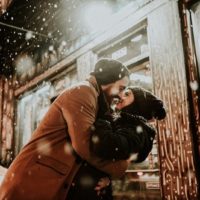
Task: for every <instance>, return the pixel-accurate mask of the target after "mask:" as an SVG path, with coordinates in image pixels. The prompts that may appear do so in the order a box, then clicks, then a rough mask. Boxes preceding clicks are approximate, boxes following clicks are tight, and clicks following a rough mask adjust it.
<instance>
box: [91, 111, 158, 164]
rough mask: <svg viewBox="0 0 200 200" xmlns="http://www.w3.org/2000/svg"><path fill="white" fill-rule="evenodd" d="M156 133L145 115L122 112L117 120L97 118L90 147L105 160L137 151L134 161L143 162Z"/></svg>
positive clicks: (123, 156)
mask: <svg viewBox="0 0 200 200" xmlns="http://www.w3.org/2000/svg"><path fill="white" fill-rule="evenodd" d="M155 134H156V131H155V129H154V128H153V127H152V126H151V125H149V124H148V123H147V121H146V120H145V119H144V118H143V117H140V116H136V115H130V114H128V113H121V117H119V118H118V119H117V120H115V121H113V120H105V119H97V121H96V122H95V131H94V132H93V135H92V137H91V141H90V148H91V152H93V153H94V154H96V155H97V156H99V157H101V158H102V159H104V160H105V159H106V160H124V159H128V158H129V157H130V156H131V154H133V153H137V154H138V155H137V159H136V160H135V161H134V162H142V161H144V160H145V159H146V157H147V156H148V154H149V153H150V151H151V149H152V146H153V140H154V138H155Z"/></svg>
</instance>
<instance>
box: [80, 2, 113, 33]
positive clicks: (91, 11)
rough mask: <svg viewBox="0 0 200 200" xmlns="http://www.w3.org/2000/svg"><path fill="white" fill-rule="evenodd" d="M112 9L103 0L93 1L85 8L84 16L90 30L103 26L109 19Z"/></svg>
mask: <svg viewBox="0 0 200 200" xmlns="http://www.w3.org/2000/svg"><path fill="white" fill-rule="evenodd" d="M111 14H112V10H111V8H110V7H109V5H107V4H105V3H103V2H95V3H92V4H90V5H89V6H87V7H86V8H85V12H84V18H85V22H86V24H87V25H88V26H89V28H91V29H92V30H99V29H102V28H104V27H105V26H106V25H107V24H108V23H109V20H110V17H111Z"/></svg>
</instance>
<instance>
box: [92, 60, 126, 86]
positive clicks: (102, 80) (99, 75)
mask: <svg viewBox="0 0 200 200" xmlns="http://www.w3.org/2000/svg"><path fill="white" fill-rule="evenodd" d="M91 75H94V76H95V77H96V80H97V82H98V84H100V85H107V84H110V83H114V82H116V81H118V80H120V79H122V78H123V77H125V76H129V70H128V69H127V67H125V66H124V65H123V64H122V63H121V62H119V61H117V60H113V59H109V58H102V59H100V60H99V61H97V63H96V65H95V68H94V72H92V73H91Z"/></svg>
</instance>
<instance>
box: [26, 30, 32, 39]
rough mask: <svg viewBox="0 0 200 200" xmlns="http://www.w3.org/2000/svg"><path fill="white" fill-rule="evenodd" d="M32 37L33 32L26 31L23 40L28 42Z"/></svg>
mask: <svg viewBox="0 0 200 200" xmlns="http://www.w3.org/2000/svg"><path fill="white" fill-rule="evenodd" d="M32 37H33V32H32V31H28V32H27V33H26V35H25V39H26V40H30V39H31V38H32Z"/></svg>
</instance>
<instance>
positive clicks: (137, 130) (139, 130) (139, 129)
mask: <svg viewBox="0 0 200 200" xmlns="http://www.w3.org/2000/svg"><path fill="white" fill-rule="evenodd" d="M142 131H143V129H142V127H141V126H137V128H136V132H137V133H138V134H140V133H142Z"/></svg>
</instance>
